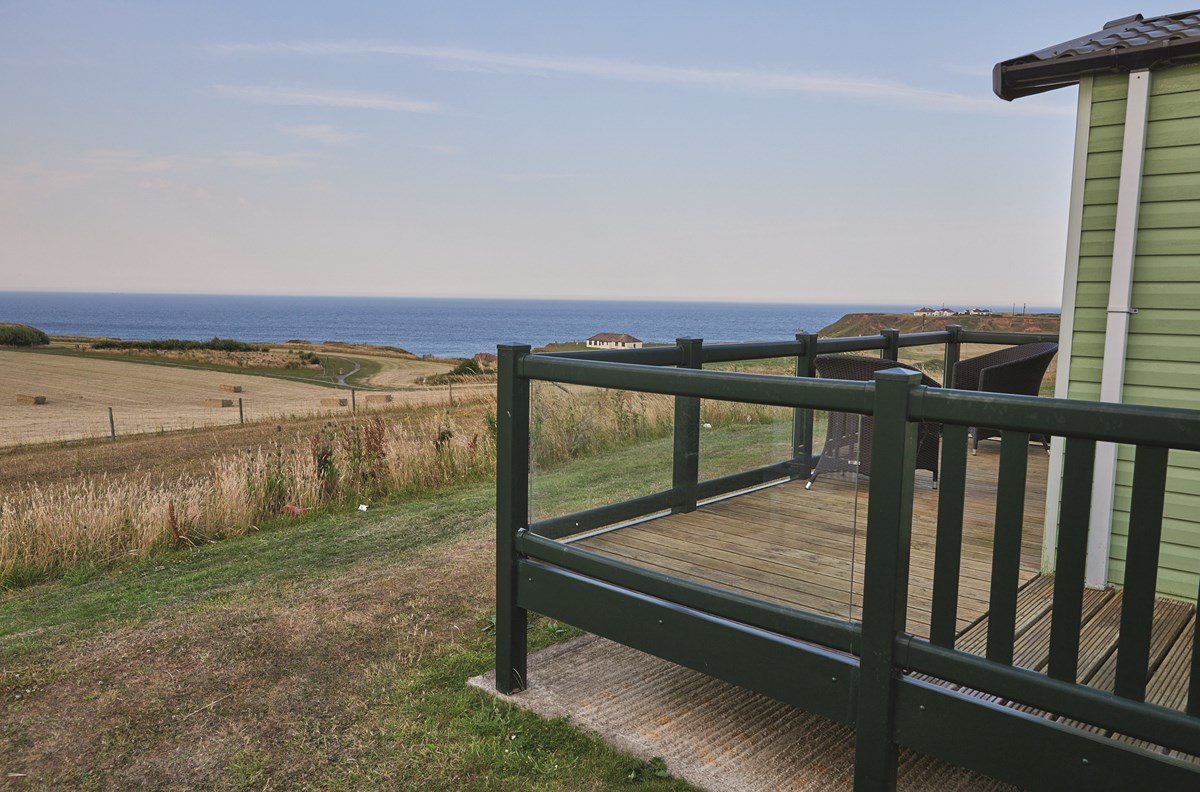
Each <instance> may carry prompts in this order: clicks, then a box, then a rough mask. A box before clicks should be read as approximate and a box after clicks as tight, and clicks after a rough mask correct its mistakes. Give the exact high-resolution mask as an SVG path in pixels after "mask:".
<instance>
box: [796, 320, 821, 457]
mask: <svg viewBox="0 0 1200 792" xmlns="http://www.w3.org/2000/svg"><path fill="white" fill-rule="evenodd" d="M796 340H797V341H799V342H800V343H802V344H804V351H803V352H802V353H800V354H799V355H797V356H796V376H797V377H815V376H817V363H816V361H817V334H816V333H796ZM792 459H793V460H794V461H795V463H796V468H795V472H794V473H793V474H792V479H793V480H796V479H806V478H808V477H809V476H810V475H811V474H812V468H813V411H812V410H811V409H810V408H808V407H797V408H796V409H795V410H793V411H792Z"/></svg>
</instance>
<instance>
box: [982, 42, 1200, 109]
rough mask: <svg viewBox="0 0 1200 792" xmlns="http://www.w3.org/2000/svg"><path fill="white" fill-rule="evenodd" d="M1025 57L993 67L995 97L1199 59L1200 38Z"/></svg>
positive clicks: (1017, 95) (1010, 96) (1013, 96)
mask: <svg viewBox="0 0 1200 792" xmlns="http://www.w3.org/2000/svg"><path fill="white" fill-rule="evenodd" d="M1028 57H1029V56H1024V57H1022V58H1014V59H1013V60H1009V61H1004V62H1002V63H997V64H996V66H995V67H994V68H993V69H992V90H993V91H994V92H995V94H996V96H999V97H1000V98H1001V99H1004V100H1005V101H1009V102H1011V101H1012V100H1013V99H1018V98H1020V97H1022V96H1031V95H1032V94H1036V93H1042V92H1044V91H1052V90H1054V89H1056V88H1063V87H1065V86H1068V85H1074V84H1075V83H1077V82H1079V78H1081V77H1083V76H1085V75H1088V74H1099V73H1105V72H1131V71H1138V70H1140V69H1152V68H1156V67H1159V66H1163V65H1165V64H1167V63H1178V62H1180V61H1188V60H1195V59H1200V38H1188V39H1176V40H1174V41H1164V42H1162V43H1160V44H1156V45H1154V46H1151V47H1138V48H1130V49H1111V50H1106V51H1105V52H1095V53H1089V54H1086V55H1076V56H1074V57H1071V58H1063V59H1060V60H1037V61H1032V62H1022V61H1025V59H1026V58H1028Z"/></svg>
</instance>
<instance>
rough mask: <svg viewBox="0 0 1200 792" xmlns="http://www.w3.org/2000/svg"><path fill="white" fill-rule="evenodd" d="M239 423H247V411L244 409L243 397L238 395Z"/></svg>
mask: <svg viewBox="0 0 1200 792" xmlns="http://www.w3.org/2000/svg"><path fill="white" fill-rule="evenodd" d="M238 423H240V424H244V423H246V411H245V410H244V409H242V397H241V396H238Z"/></svg>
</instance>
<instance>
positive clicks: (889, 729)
mask: <svg viewBox="0 0 1200 792" xmlns="http://www.w3.org/2000/svg"><path fill="white" fill-rule="evenodd" d="M920 383H921V375H920V374H918V373H916V372H912V371H904V370H898V369H889V370H887V371H880V372H878V373H876V374H875V413H874V415H875V420H874V428H873V432H874V434H873V436H872V449H871V473H872V475H871V491H870V500H869V501H868V505H867V525H868V526H869V529H868V530H867V553H866V567H865V570H864V575H863V611H862V653H861V659H860V665H859V688H858V713H857V718H856V721H855V723H856V728H857V730H858V734H857V736H856V738H855V740H856V748H855V755H854V788H855V789H856V790H859V792H867V791H868V790H870V792H882V791H884V790H894V789H895V788H896V770H897V760H898V749H897V746H896V743H895V742H894V741H893V739H892V734H893V730H894V720H895V695H896V675H897V673H898V672H897V669H896V657H895V652H896V636H897V635H898V634H900V633H901V632H903V631H904V627H905V616H906V614H907V613H908V565H909V544H910V538H911V534H912V505H913V480H914V476H915V470H916V461H917V425H916V424H915V423H912V422H910V421H909V420H908V398H909V390H910V388H911V387H912V386H914V385H919V384H920Z"/></svg>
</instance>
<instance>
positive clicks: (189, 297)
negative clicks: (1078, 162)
mask: <svg viewBox="0 0 1200 792" xmlns="http://www.w3.org/2000/svg"><path fill="white" fill-rule="evenodd" d="M916 307H918V306H915V305H883V306H880V305H804V304H796V305H781V304H753V303H686V302H611V301H594V300H459V299H433V298H409V297H262V296H237V295H202V294H93V293H83V292H67V293H63V292H0V322H22V323H25V324H31V325H33V326H34V327H38V328H40V329H42V330H44V331H46V332H47V333H50V334H51V335H85V336H110V337H113V338H126V339H156V338H184V339H196V340H204V339H208V338H212V337H213V336H220V337H222V338H236V339H239V340H242V341H288V340H291V339H302V340H305V341H346V342H350V343H364V344H390V345H394V346H399V347H403V348H404V349H407V350H409V351H410V352H414V353H416V354H419V355H436V356H453V357H465V356H469V355H473V354H475V353H476V352H484V351H489V350H490V351H495V347H496V344H498V343H503V342H507V341H516V342H520V343H526V344H531V345H533V346H541V345H544V344H547V343H550V342H552V341H579V340H582V339H585V338H587V337H588V336H590V335H594V334H595V333H629V334H631V335H634V336H637V337H638V338H640V339H642V340H643V341H651V342H672V341H674V339H676V338H683V337H691V338H704V339H706V340H709V341H752V340H781V339H786V338H791V337H792V336H793V335H794V334H795V333H797V332H800V331H807V332H816V331H818V330H820V329H821V328H823V327H825V326H826V325H829V324H831V323H833V322H835V321H837V320H838V319H839V318H841V316H842V315H843V314H846V313H850V312H855V311H911V310H913V309H914V308H916ZM997 307H998V306H997ZM1030 310H1033V309H1032V308H1031V309H1030Z"/></svg>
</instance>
